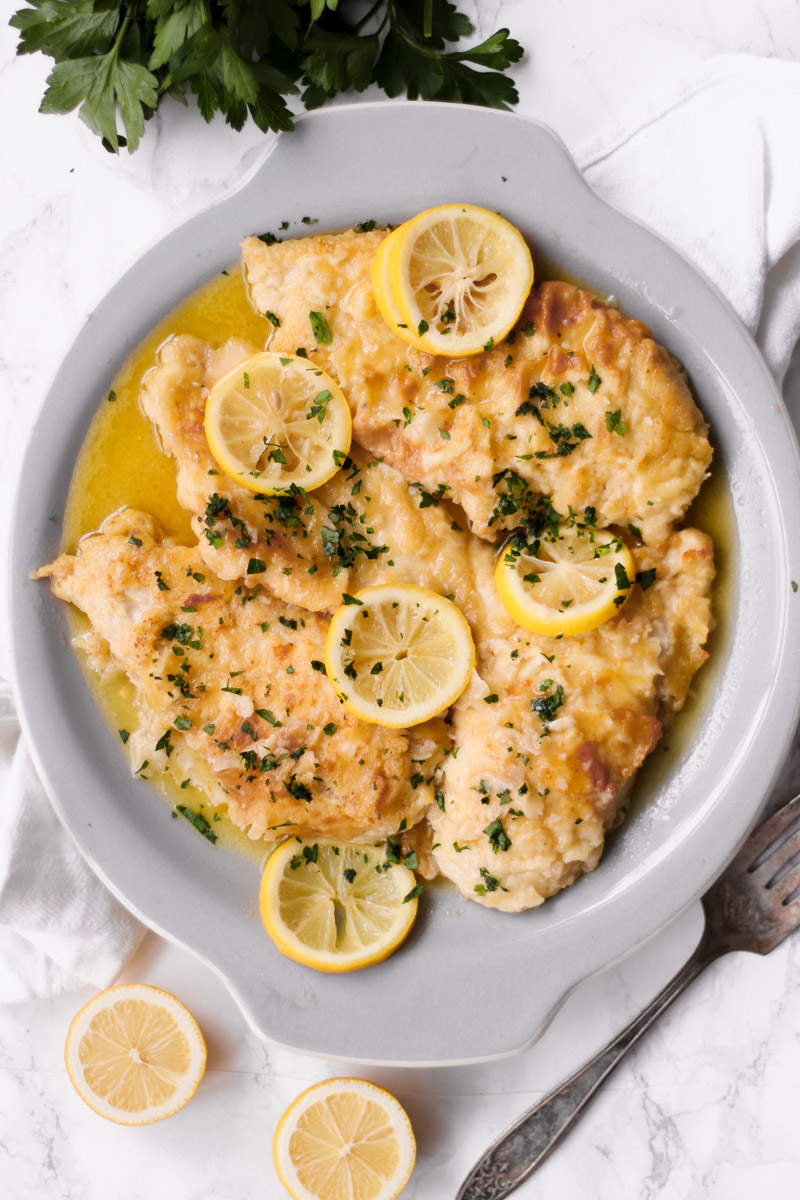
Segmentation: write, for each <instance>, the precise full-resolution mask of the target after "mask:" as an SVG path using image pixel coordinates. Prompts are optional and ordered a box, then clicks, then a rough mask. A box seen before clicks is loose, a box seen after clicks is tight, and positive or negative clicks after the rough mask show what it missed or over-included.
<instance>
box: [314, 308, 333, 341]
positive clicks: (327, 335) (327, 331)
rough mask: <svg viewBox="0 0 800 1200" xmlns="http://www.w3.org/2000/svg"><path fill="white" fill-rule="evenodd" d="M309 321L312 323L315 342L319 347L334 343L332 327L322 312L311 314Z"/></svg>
mask: <svg viewBox="0 0 800 1200" xmlns="http://www.w3.org/2000/svg"><path fill="white" fill-rule="evenodd" d="M308 319H309V321H310V322H311V332H312V333H313V334H314V340H315V342H316V343H317V345H318V346H329V345H330V343H331V342H332V341H333V334H332V333H331V327H330V325H329V324H328V322H327V321H326V320H325V318H324V317H323V315H322V313H320V312H310V313H309V314H308Z"/></svg>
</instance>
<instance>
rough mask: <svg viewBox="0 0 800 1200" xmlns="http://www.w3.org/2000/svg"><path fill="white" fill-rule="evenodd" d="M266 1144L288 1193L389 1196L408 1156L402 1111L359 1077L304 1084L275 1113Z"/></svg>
mask: <svg viewBox="0 0 800 1200" xmlns="http://www.w3.org/2000/svg"><path fill="white" fill-rule="evenodd" d="M272 1146H273V1154H274V1157H275V1167H276V1170H277V1172H278V1176H279V1178H280V1180H281V1183H282V1184H283V1186H284V1187H285V1188H286V1190H287V1191H288V1192H289V1194H290V1195H291V1196H293V1197H294V1200H345V1198H350V1200H394V1197H396V1196H398V1195H399V1193H400V1192H401V1191H402V1190H403V1188H404V1187H405V1185H406V1183H407V1182H408V1180H409V1178H410V1176H411V1172H412V1170H413V1169H414V1160H415V1157H416V1143H415V1140H414V1134H413V1131H412V1129H411V1122H410V1121H409V1119H408V1116H407V1114H406V1112H405V1110H404V1109H403V1108H402V1107H401V1105H400V1104H399V1103H398V1102H397V1100H395V1098H394V1096H392V1095H391V1094H390V1093H389V1092H387V1091H384V1089H383V1088H379V1087H376V1086H375V1084H373V1083H368V1082H367V1081H366V1080H364V1079H329V1080H327V1081H326V1082H324V1083H318V1084H315V1085H314V1086H313V1087H310V1088H308V1090H307V1091H305V1092H303V1093H302V1095H300V1096H298V1098H297V1099H296V1100H295V1101H294V1103H293V1104H292V1105H290V1107H289V1108H288V1109H287V1110H286V1112H285V1113H284V1115H283V1116H282V1117H281V1119H280V1121H279V1122H278V1127H277V1129H276V1130H275V1136H274V1139H273V1143H272Z"/></svg>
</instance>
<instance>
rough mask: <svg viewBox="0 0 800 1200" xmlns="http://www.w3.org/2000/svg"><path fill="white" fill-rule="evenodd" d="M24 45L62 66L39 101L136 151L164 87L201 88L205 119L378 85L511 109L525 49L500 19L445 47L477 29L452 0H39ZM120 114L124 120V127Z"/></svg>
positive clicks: (20, 18)
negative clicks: (465, 44)
mask: <svg viewBox="0 0 800 1200" xmlns="http://www.w3.org/2000/svg"><path fill="white" fill-rule="evenodd" d="M10 23H11V25H12V26H14V28H15V29H18V30H19V31H20V40H19V44H18V46H17V53H18V54H35V53H41V54H45V55H47V56H49V57H50V58H53V59H54V60H55V66H54V68H53V70H52V71H51V73H50V75H49V76H48V79H47V90H46V92H45V94H44V98H43V100H42V104H41V109H40V111H41V112H45V113H66V112H72V111H73V110H74V109H76V108H79V109H80V115H81V117H82V119H83V120H84V121H85V122H86V124H87V125H88V126H89V128H90V129H92V130H93V131H94V132H95V133H96V134H97V135H98V136H99V137H100V138H101V139H102V142H103V145H104V146H105V147H106V149H107V150H109V151H112V152H114V153H118V151H119V148H120V146H127V148H128V150H129V151H130V152H133V151H134V150H135V149H136V147H137V146H138V145H139V141H140V139H141V137H142V134H143V133H144V129H145V122H146V121H147V120H148V119H149V118H150V117H152V115H153V113H154V112H155V111H156V109H157V108H158V106H159V104H160V103H161V101H162V100H163V98H164V97H165V96H171V97H172V98H173V99H175V100H178V101H180V102H181V103H182V104H187V103H188V99H187V97H188V96H189V95H190V94H191V95H194V96H195V97H196V99H197V105H198V108H199V109H200V112H201V113H202V115H203V117H204V119H205V120H206V121H211V120H212V119H213V118H214V116H215V115H216V114H217V113H218V112H219V113H222V114H223V115H224V117H225V120H226V121H227V123H228V124H229V125H231V126H232V127H233V128H234V129H241V128H242V126H243V125H244V124H245V122H246V121H247V118H248V115H249V116H250V117H251V118H252V119H253V120H254V121H255V123H256V125H257V126H258V127H259V129H263V130H264V131H266V130H268V129H272V130H290V129H293V128H294V123H293V120H292V114H291V111H290V110H289V107H288V105H287V103H286V100H285V97H286V96H290V95H294V94H297V92H298V91H300V90H301V89H302V102H303V104H304V105H305V107H306V108H317V107H319V105H321V104H324V103H325V102H326V101H327V100H330V99H332V98H333V97H334V96H336V95H337V94H338V93H339V92H343V91H347V90H350V89H354V90H355V91H357V92H363V91H364V90H365V89H366V88H367V87H369V85H370V84H371V83H377V84H378V86H379V87H381V88H382V89H383V90H384V91H385V92H386V93H387V95H389V96H399V95H401V94H405V95H407V96H408V97H409V98H410V99H416V98H418V97H422V98H423V99H426V100H431V99H436V100H450V101H461V102H463V103H466V104H483V105H488V106H490V107H492V108H508V107H509V106H510V105H512V104H516V102H517V100H518V99H519V97H518V95H517V90H516V88H515V87H514V84H513V82H512V81H511V80H510V79H509V78H508V77H507V76H506V75H505V74H504V72H505V71H507V70H508V68H509V67H510V66H511V65H513V64H514V63H516V62H518V61H519V59H520V58H521V57H522V53H523V51H522V47H521V46H520V45H519V43H518V42H516V41H515V40H514V38H512V37H510V36H509V32H508V30H507V29H500V30H498V31H497V32H496V33H494V34H492V36H491V37H489V38H487V39H486V40H485V41H483V42H481V43H480V45H477V46H472V47H471V48H469V49H466V50H463V49H452V50H448V49H447V46H448V45H455V44H456V43H458V42H460V41H461V40H462V39H463V38H466V37H469V35H470V34H471V33H472V32H473V27H472V24H471V22H470V21H469V19H468V18H467V17H466V16H464V14H463V13H460V12H458V10H457V8H456V5H455V4H452V3H450V0H375V3H373V4H372V6H371V7H369V8H368V9H367V11H366V12H365V11H364V5H363V3H361V4H359V3H356V2H355V0H269V3H266V2H265V0H120V2H115V0H28V6H27V7H25V8H21V9H20V10H19V11H18V12H16V13H14V15H13V16H12V18H11V22H10ZM120 126H121V128H120Z"/></svg>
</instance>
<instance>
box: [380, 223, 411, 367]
mask: <svg viewBox="0 0 800 1200" xmlns="http://www.w3.org/2000/svg"><path fill="white" fill-rule="evenodd" d="M400 228H402V226H401V227H400ZM399 233H400V229H395V230H393V231H392V232H391V233H390V234H388V236H387V237H385V238H384V239H383V241H382V242H381V244H380V246H378V249H377V250H376V251H375V257H374V258H373V260H372V268H371V279H372V294H373V296H374V297H375V303H376V304H377V306H378V311H379V312H380V314H381V316H382V317H383V319H384V321H385V322H386V324H387V325H388V327H389V328H390V329H391V331H392V333H396V334H397V335H398V337H401V338H403V340H404V341H412V344H414V345H415V344H416V340H415V339H411V338H410V337H409V335H408V333H407V332H406V331H407V326H406V324H405V322H404V321H403V318H402V317H401V315H400V309H399V308H398V307H397V304H396V303H395V300H394V296H393V294H392V284H391V280H390V279H389V250H390V249H391V246H392V244H393V240H394V239H396V237H397V235H398V234H399Z"/></svg>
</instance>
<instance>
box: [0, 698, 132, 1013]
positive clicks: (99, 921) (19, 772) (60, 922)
mask: <svg viewBox="0 0 800 1200" xmlns="http://www.w3.org/2000/svg"><path fill="white" fill-rule="evenodd" d="M143 934H144V926H143V925H142V924H141V923H140V922H139V921H137V919H136V918H135V917H134V916H132V915H131V913H129V912H128V910H127V909H126V908H125V907H124V906H123V905H122V904H120V902H119V901H118V900H117V899H116V898H115V897H114V896H112V894H111V892H109V890H108V889H107V888H106V886H105V884H103V883H101V882H100V880H99V879H98V878H97V876H96V875H95V874H94V872H93V871H92V869H91V867H90V866H89V865H88V863H87V862H86V861H85V859H84V858H83V857H82V856H81V854H80V852H79V850H78V848H77V846H76V845H75V843H74V841H73V840H72V837H71V836H70V834H69V833H68V832H67V831H66V829H64V827H63V825H62V824H61V822H60V821H59V819H58V817H57V816H56V814H55V813H54V812H53V809H52V808H51V806H50V802H49V800H48V799H47V797H46V795H45V793H44V789H43V788H42V785H41V783H40V782H39V779H38V778H37V775H36V771H35V769H34V766H33V763H32V762H31V758H30V755H29V754H28V750H27V747H26V745H25V742H24V739H23V738H22V736H21V734H20V728H19V724H18V722H17V717H16V712H15V708H14V698H13V694H12V691H11V686H10V685H9V684H8V683H7V682H6V681H5V680H3V679H0V1003H13V1002H15V1001H20V1000H37V999H44V998H46V997H48V996H56V995H58V994H59V993H60V992H67V991H72V990H74V989H75V988H80V987H85V986H86V985H87V984H94V985H95V986H96V987H98V988H101V987H106V986H107V985H108V984H109V983H111V981H112V980H113V979H114V977H115V976H116V975H117V974H119V972H120V970H121V969H122V967H123V966H124V965H125V963H126V962H127V960H128V959H129V958H130V956H131V955H132V954H133V952H134V950H135V949H136V947H137V946H138V944H139V942H140V941H141V938H142V935H143Z"/></svg>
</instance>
